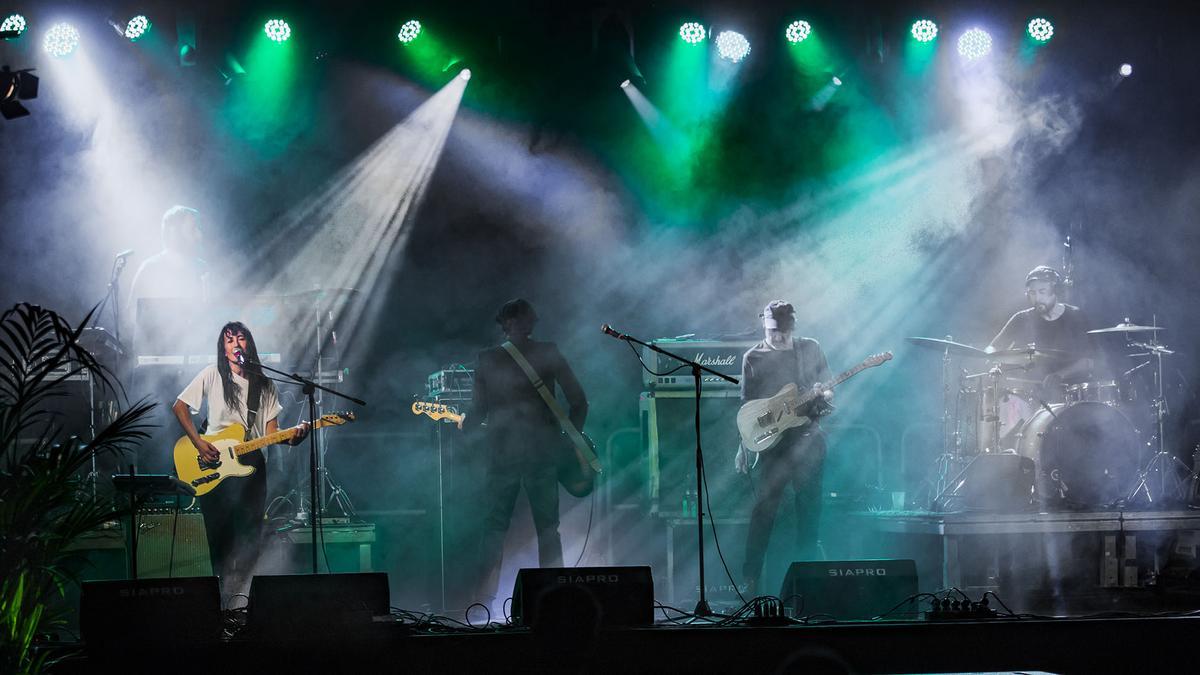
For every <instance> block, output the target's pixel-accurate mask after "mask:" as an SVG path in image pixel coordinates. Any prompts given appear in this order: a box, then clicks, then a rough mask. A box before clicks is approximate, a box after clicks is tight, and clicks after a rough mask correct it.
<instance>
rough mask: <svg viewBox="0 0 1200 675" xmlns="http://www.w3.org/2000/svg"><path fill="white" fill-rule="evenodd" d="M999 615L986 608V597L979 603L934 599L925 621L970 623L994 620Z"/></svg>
mask: <svg viewBox="0 0 1200 675" xmlns="http://www.w3.org/2000/svg"><path fill="white" fill-rule="evenodd" d="M996 618H999V615H998V614H997V613H996V610H994V609H992V608H991V607H989V606H988V600H987V596H986V595H985V596H984V597H982V598H980V600H979V602H972V601H970V600H966V599H964V600H958V599H954V600H951V599H950V598H945V599H943V600H938V599H936V598H935V599H934V600H933V602H932V603H931V605H930V608H929V611H928V612H926V613H925V620H926V621H972V620H979V619H996Z"/></svg>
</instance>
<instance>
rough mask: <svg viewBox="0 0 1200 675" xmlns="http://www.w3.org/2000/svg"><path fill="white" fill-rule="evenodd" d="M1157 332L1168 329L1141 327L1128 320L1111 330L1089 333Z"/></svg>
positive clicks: (1103, 329)
mask: <svg viewBox="0 0 1200 675" xmlns="http://www.w3.org/2000/svg"><path fill="white" fill-rule="evenodd" d="M1155 330H1166V328H1163V327H1162V326H1139V325H1137V324H1136V323H1129V320H1128V319H1126V320H1125V321H1123V322H1121V323H1119V324H1117V325H1115V326H1113V327H1111V328H1097V329H1096V330H1089V331H1088V333H1089V334H1095V333H1146V332H1149V331H1155Z"/></svg>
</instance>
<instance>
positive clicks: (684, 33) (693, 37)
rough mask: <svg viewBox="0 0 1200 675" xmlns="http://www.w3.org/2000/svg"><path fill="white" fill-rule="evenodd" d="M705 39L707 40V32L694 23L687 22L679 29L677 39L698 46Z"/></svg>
mask: <svg viewBox="0 0 1200 675" xmlns="http://www.w3.org/2000/svg"><path fill="white" fill-rule="evenodd" d="M706 38H708V31H706V30H705V29H704V26H702V25H700V24H699V23H696V22H695V21H689V22H687V23H685V24H683V25H682V26H680V27H679V39H681V40H683V41H684V42H686V43H688V44H690V45H697V44H700V43H701V42H704V40H705V39H706Z"/></svg>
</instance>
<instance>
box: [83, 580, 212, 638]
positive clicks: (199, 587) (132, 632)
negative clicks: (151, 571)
mask: <svg viewBox="0 0 1200 675" xmlns="http://www.w3.org/2000/svg"><path fill="white" fill-rule="evenodd" d="M79 629H80V632H81V633H82V636H83V640H84V642H85V643H86V644H87V646H88V649H89V650H96V649H104V650H112V649H116V650H126V649H129V650H135V651H136V650H138V649H141V648H142V647H144V646H145V645H148V644H154V645H160V646H162V645H168V644H192V643H208V642H216V641H217V640H218V639H219V638H220V637H221V596H220V592H219V591H218V589H217V578H216V577H177V578H175V579H139V580H137V581H127V580H121V581H85V582H83V592H82V595H81V596H80V601H79Z"/></svg>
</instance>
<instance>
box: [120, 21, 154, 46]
mask: <svg viewBox="0 0 1200 675" xmlns="http://www.w3.org/2000/svg"><path fill="white" fill-rule="evenodd" d="M150 25H151V24H150V19H147V18H146V17H145V15H142V14H138V15H137V16H135V17H133V18H132V19H130V20H129V23H127V24H125V37H127V38H129V41H130V42H137V39H138V38H140V37H142V36H143V35H145V34H146V31H148V30H150Z"/></svg>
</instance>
